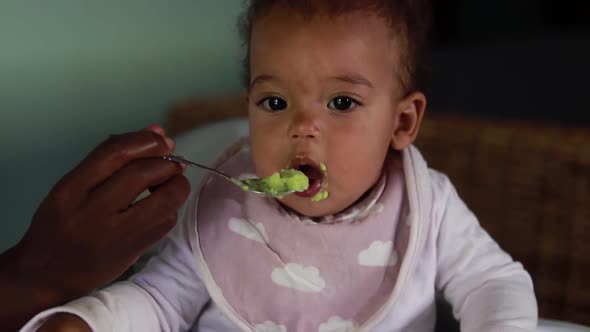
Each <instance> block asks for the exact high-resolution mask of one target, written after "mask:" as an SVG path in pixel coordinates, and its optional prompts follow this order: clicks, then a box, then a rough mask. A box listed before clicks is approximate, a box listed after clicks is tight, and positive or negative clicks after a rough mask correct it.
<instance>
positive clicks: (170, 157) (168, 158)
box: [163, 155, 236, 183]
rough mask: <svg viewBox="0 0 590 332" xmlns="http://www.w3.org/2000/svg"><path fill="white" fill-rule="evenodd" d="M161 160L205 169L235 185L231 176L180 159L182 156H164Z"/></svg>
mask: <svg viewBox="0 0 590 332" xmlns="http://www.w3.org/2000/svg"><path fill="white" fill-rule="evenodd" d="M163 158H164V159H166V160H170V161H173V162H177V163H183V164H188V165H191V166H196V167H199V168H202V169H205V170H207V171H209V172H213V173H215V174H217V175H220V176H222V177H224V178H226V179H227V180H229V181H231V182H233V183H235V182H236V179H234V178H232V177H231V176H229V175H227V174H225V173H223V172H220V171H218V170H216V169H214V168H211V167H207V166H205V165H202V164H198V163H195V162H192V161H190V160H186V159H185V158H184V157H182V156H173V155H169V156H165V157H163Z"/></svg>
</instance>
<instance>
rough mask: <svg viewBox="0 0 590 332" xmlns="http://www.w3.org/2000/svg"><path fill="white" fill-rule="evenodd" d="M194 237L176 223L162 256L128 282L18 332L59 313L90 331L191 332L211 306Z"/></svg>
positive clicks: (32, 325)
mask: <svg viewBox="0 0 590 332" xmlns="http://www.w3.org/2000/svg"><path fill="white" fill-rule="evenodd" d="M191 229H192V230H193V231H192V232H191ZM194 236H196V234H195V232H194V222H193V221H192V220H188V219H187V220H184V222H183V223H178V225H177V226H176V228H175V229H174V230H173V231H172V232H171V233H170V234H169V235H168V236H167V238H166V240H165V242H164V244H163V247H162V248H163V249H162V251H161V252H160V253H159V254H158V255H156V256H154V257H153V258H152V259H151V260H150V261H149V262H148V263H147V265H146V266H145V268H144V269H143V270H142V271H141V272H139V273H138V274H136V275H134V276H133V277H131V279H130V280H129V281H125V282H120V283H115V284H113V285H112V286H110V287H107V288H105V289H103V290H100V291H97V292H94V293H93V294H91V295H90V296H86V297H83V298H80V299H77V300H75V301H72V302H70V303H67V304H66V305H64V306H61V307H56V308H52V309H49V310H46V311H44V312H41V313H40V314H38V315H37V316H35V317H34V318H33V319H32V320H31V321H29V323H27V325H25V326H24V327H23V329H22V330H21V331H26V332H29V331H35V330H37V329H38V328H39V327H40V326H41V325H42V323H43V322H45V321H46V320H47V319H48V318H49V317H51V316H52V315H54V314H56V313H60V312H68V313H72V314H75V315H77V316H79V317H81V318H82V319H84V320H85V321H86V323H88V325H89V326H90V327H91V328H92V330H93V331H138V332H139V331H141V332H149V331H174V332H176V331H187V330H189V329H190V328H191V327H192V325H193V324H194V322H195V320H196V318H197V316H198V315H199V314H200V312H201V311H202V310H203V308H204V307H205V305H206V304H207V303H208V302H209V300H210V297H209V294H208V292H207V290H206V288H205V285H204V283H203V282H202V281H201V278H200V277H199V275H198V273H197V270H196V266H195V264H196V260H195V258H194V254H193V252H192V245H191V237H194Z"/></svg>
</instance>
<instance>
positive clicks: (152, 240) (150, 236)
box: [133, 213, 178, 253]
mask: <svg viewBox="0 0 590 332" xmlns="http://www.w3.org/2000/svg"><path fill="white" fill-rule="evenodd" d="M177 218H178V217H177V214H176V213H174V214H173V215H171V216H168V217H166V218H164V219H163V220H162V221H160V222H159V223H157V224H156V225H155V226H154V227H152V228H148V229H146V230H145V231H143V232H140V233H136V235H135V238H134V239H133V244H134V245H135V249H136V250H137V251H138V252H141V253H143V252H145V251H146V250H148V249H149V248H151V247H152V246H153V245H154V244H156V242H158V241H159V240H161V239H162V238H163V237H164V236H165V235H166V234H168V232H170V231H171V230H172V229H173V228H174V226H175V225H176V222H177Z"/></svg>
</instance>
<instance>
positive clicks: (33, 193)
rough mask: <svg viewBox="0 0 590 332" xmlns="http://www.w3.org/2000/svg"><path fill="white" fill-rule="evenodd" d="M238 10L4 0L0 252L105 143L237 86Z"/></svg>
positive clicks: (232, 4)
mask: <svg viewBox="0 0 590 332" xmlns="http://www.w3.org/2000/svg"><path fill="white" fill-rule="evenodd" d="M241 4H242V3H241V1H240V0H223V1H220V0H192V1H187V0H185V1H137V0H134V1H131V0H127V1H118V0H101V1H90V0H86V1H83V0H78V1H74V0H70V1H65V0H53V1H16V0H14V1H12V0H9V1H6V0H4V1H0V202H1V203H0V204H1V208H2V217H1V218H0V251H3V250H4V249H6V248H8V247H9V246H11V245H13V244H14V243H16V241H18V239H20V237H21V236H22V235H23V233H24V231H25V230H26V228H27V226H28V224H29V222H30V220H31V217H32V215H33V213H34V211H35V209H36V207H37V205H38V204H39V203H40V201H41V199H42V198H43V197H44V196H45V195H46V194H47V191H48V190H49V189H50V188H51V186H52V185H53V184H54V183H55V182H56V181H57V180H58V179H59V178H60V177H61V175H63V174H64V173H65V172H66V171H68V170H69V169H70V168H72V167H73V166H74V165H75V164H76V163H77V161H79V160H80V159H81V158H83V157H84V155H85V154H86V153H87V152H88V151H89V150H90V149H91V148H92V147H93V146H95V145H96V144H97V143H98V142H100V141H102V140H103V139H104V138H106V136H107V135H108V134H110V133H120V132H125V131H130V130H135V129H138V128H142V127H143V126H145V125H147V124H149V123H153V122H163V121H164V119H165V114H166V110H167V109H168V107H169V106H170V104H171V103H172V102H174V101H177V100H179V99H182V98H184V97H187V96H195V95H196V96H203V95H210V94H220V95H223V94H227V93H230V92H237V91H239V89H240V86H239V75H238V70H239V58H240V44H239V41H238V38H237V32H236V28H235V19H236V17H237V16H238V14H239V12H240V10H241Z"/></svg>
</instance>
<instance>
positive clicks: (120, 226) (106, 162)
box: [0, 126, 190, 330]
mask: <svg viewBox="0 0 590 332" xmlns="http://www.w3.org/2000/svg"><path fill="white" fill-rule="evenodd" d="M173 149H174V142H173V141H172V140H171V139H170V138H169V137H167V136H166V135H165V133H164V131H163V130H162V128H161V127H159V126H150V127H148V128H147V129H144V130H142V131H138V132H133V133H128V134H123V135H113V136H111V137H110V138H109V139H107V140H106V141H105V142H103V143H102V144H100V145H99V146H98V147H97V148H96V149H95V150H94V151H92V152H91V153H90V154H89V155H88V156H87V157H86V158H85V159H84V160H83V161H82V162H81V163H80V164H79V165H78V166H77V167H76V168H75V169H74V170H73V171H71V172H70V173H68V174H66V175H65V176H64V177H63V178H62V179H61V180H60V181H59V182H58V183H57V184H56V185H55V187H54V188H53V189H52V190H51V192H50V193H49V195H48V196H47V197H46V199H45V200H44V201H43V202H42V203H41V205H40V206H39V208H38V210H37V212H36V213H35V215H34V217H33V221H32V223H31V226H30V227H29V229H28V231H27V233H26V234H25V236H24V238H23V239H22V240H21V241H20V242H19V243H18V244H17V245H16V246H15V247H14V248H12V249H10V250H9V251H8V252H6V253H4V254H2V255H1V256H0V290H2V291H1V292H0V293H2V294H3V296H2V298H1V299H0V301H1V302H4V303H0V307H1V308H8V310H5V309H3V310H0V311H2V313H0V327H7V328H15V327H18V326H21V325H22V324H23V323H24V322H25V321H26V320H28V319H30V317H32V315H34V314H35V313H37V312H38V311H41V310H43V309H46V308H48V307H51V306H55V305H58V304H61V303H63V302H65V301H68V300H71V299H74V298H77V297H80V296H82V295H84V294H86V293H88V292H89V291H91V290H93V289H95V288H97V287H100V286H103V285H105V284H106V283H108V282H110V281H112V280H113V279H115V278H116V277H118V276H119V275H121V274H122V273H123V272H124V271H125V270H126V269H127V268H128V267H129V266H130V265H131V264H133V263H134V262H135V261H136V260H137V258H138V257H139V256H140V255H141V254H142V253H143V252H144V251H145V250H146V249H148V248H149V247H150V246H151V245H152V244H154V243H155V242H156V241H157V240H159V239H160V238H161V237H163V236H164V235H165V234H166V233H167V232H168V231H169V230H170V229H172V227H173V226H174V225H175V223H176V213H177V210H178V209H179V208H180V207H181V206H182V204H183V203H184V201H185V200H186V199H187V197H188V195H189V192H190V186H189V183H188V181H187V180H186V178H185V177H184V176H183V175H182V171H183V167H182V166H181V165H178V164H176V163H173V162H170V161H166V160H163V159H162V158H159V157H161V156H164V155H168V154H170V153H171V152H172V151H173ZM153 187H157V189H156V190H155V191H153V192H152V194H151V195H150V196H148V197H146V198H144V199H142V200H140V201H138V202H135V203H133V202H134V200H135V199H136V197H137V196H138V195H139V194H140V193H142V192H143V191H144V190H146V189H147V188H153ZM2 330H4V329H2Z"/></svg>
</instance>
